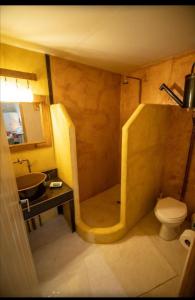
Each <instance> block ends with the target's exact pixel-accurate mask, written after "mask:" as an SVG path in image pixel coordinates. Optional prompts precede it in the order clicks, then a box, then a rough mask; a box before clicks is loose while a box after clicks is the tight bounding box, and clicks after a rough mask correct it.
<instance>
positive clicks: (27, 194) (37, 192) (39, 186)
mask: <svg viewBox="0 0 195 300" xmlns="http://www.w3.org/2000/svg"><path fill="white" fill-rule="evenodd" d="M46 177H47V175H46V174H44V173H41V172H33V173H29V174H26V175H23V176H18V177H16V184H17V187H18V193H19V196H20V199H26V198H28V199H29V200H34V199H36V198H38V197H40V196H42V195H43V194H44V192H45V185H44V182H45V179H46Z"/></svg>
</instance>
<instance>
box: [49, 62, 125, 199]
mask: <svg viewBox="0 0 195 300" xmlns="http://www.w3.org/2000/svg"><path fill="white" fill-rule="evenodd" d="M51 72H52V84H53V93H54V102H55V103H63V104H64V106H65V108H66V109H67V112H68V114H69V115H70V117H71V119H72V121H73V123H74V125H75V128H76V142H77V162H78V179H79V190H80V200H81V201H82V200H85V199H87V198H89V197H91V196H93V195H95V194H97V193H100V192H102V191H104V190H105V189H107V188H109V187H111V186H113V185H115V184H116V183H118V182H119V130H120V127H119V125H120V124H119V123H120V75H117V74H114V73H111V72H106V71H103V70H100V69H96V68H93V67H88V66H85V65H82V64H79V63H75V62H71V61H67V60H65V59H60V58H57V57H51Z"/></svg>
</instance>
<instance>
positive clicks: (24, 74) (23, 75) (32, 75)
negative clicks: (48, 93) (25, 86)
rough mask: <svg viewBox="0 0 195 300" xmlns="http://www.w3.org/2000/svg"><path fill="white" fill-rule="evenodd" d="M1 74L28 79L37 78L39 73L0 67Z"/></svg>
mask: <svg viewBox="0 0 195 300" xmlns="http://www.w3.org/2000/svg"><path fill="white" fill-rule="evenodd" d="M0 76H5V77H13V78H20V79H27V80H35V81H36V80H37V75H36V74H35V73H27V72H21V71H15V70H9V69H3V68H0Z"/></svg>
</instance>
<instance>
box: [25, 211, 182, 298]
mask: <svg viewBox="0 0 195 300" xmlns="http://www.w3.org/2000/svg"><path fill="white" fill-rule="evenodd" d="M159 227H160V224H159V222H158V221H157V220H156V218H155V216H154V214H153V212H151V213H150V214H148V215H147V216H146V217H145V218H144V219H143V220H141V222H139V223H138V224H137V225H136V226H135V227H134V228H133V229H132V230H131V231H129V233H128V234H127V235H126V236H125V237H124V238H123V239H121V240H120V241H118V242H115V243H112V244H106V245H105V244H101V245H100V244H99V245H98V244H91V243H87V242H85V241H84V240H82V239H81V238H80V237H79V236H78V234H77V233H71V230H70V228H69V226H68V225H67V223H66V221H65V220H64V217H63V216H58V217H57V218H55V219H52V220H50V221H48V222H47V223H45V224H44V226H43V227H40V228H38V229H37V230H36V231H33V232H31V233H30V244H31V248H32V252H33V257H34V261H35V266H36V269H37V273H38V277H39V280H40V287H41V292H42V295H43V296H50V297H51V296H54V297H56V296H67V297H68V296H69V297H71V296H81V297H84V296H86V297H90V296H92V297H94V296H100V297H101V296H124V297H128V296H137V297H155V296H157V297H158V296H165V297H166V296H167V297H168V296H177V293H178V289H179V281H180V275H181V271H182V268H183V266H184V261H185V258H186V255H187V250H186V249H185V248H184V247H183V246H182V245H181V244H180V242H179V241H178V240H174V241H170V242H167V241H163V240H161V239H160V238H159V236H158V232H159Z"/></svg>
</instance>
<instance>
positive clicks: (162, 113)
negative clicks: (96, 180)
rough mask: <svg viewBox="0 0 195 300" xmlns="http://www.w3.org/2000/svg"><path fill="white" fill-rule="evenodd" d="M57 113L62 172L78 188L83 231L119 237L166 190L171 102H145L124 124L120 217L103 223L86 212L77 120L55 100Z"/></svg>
mask: <svg viewBox="0 0 195 300" xmlns="http://www.w3.org/2000/svg"><path fill="white" fill-rule="evenodd" d="M51 114H52V123H53V135H54V147H55V152H56V154H57V155H56V164H57V168H58V172H59V176H60V177H61V178H62V180H64V181H65V182H66V183H67V184H69V185H70V186H71V187H72V188H73V189H74V198H75V210H76V214H75V215H76V220H75V222H76V227H77V232H78V233H79V234H80V236H81V237H82V238H83V239H85V240H86V241H88V242H92V243H112V242H114V241H116V240H119V239H120V238H122V237H123V236H124V235H125V234H126V232H127V231H128V230H129V229H130V228H131V227H133V226H134V225H135V224H136V223H137V222H138V221H139V220H140V219H141V218H142V217H143V216H144V215H145V214H147V213H148V212H149V211H150V210H151V209H152V208H153V207H154V205H155V201H156V198H157V197H158V196H159V194H160V192H161V184H162V176H163V164H164V155H165V144H166V138H167V131H168V125H169V116H170V115H169V114H170V106H169V105H155V104H140V105H139V106H138V108H137V109H136V110H135V112H134V113H133V114H132V116H131V117H130V118H129V120H128V121H127V122H126V123H125V125H124V126H123V128H122V160H121V210H120V222H119V223H117V224H116V225H114V226H110V227H101V224H100V227H98V228H97V227H95V228H94V227H90V226H88V225H87V224H85V223H84V222H83V220H82V218H81V215H80V203H79V193H78V190H79V187H78V174H77V156H76V136H75V128H74V124H73V123H72V121H71V119H70V117H69V115H68V113H67V111H66V109H65V107H64V106H63V105H62V104H54V105H52V106H51ZM58 149H60V151H58ZM68 160H69V162H68Z"/></svg>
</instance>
